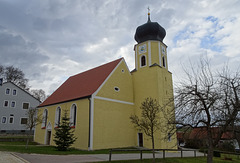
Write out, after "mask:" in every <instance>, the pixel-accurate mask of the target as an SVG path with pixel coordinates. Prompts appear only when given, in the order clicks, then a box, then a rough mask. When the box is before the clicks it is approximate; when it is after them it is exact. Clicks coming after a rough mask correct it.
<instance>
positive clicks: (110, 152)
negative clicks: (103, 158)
mask: <svg viewBox="0 0 240 163" xmlns="http://www.w3.org/2000/svg"><path fill="white" fill-rule="evenodd" d="M111 159H112V149H110V151H109V162H111Z"/></svg>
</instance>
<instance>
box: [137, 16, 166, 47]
mask: <svg viewBox="0 0 240 163" xmlns="http://www.w3.org/2000/svg"><path fill="white" fill-rule="evenodd" d="M165 36H166V31H165V29H164V28H163V27H162V26H160V25H159V24H158V23H157V22H151V20H150V16H149V15H148V22H147V23H145V24H143V25H141V26H139V27H137V29H136V33H135V36H134V38H135V40H136V41H137V42H138V43H142V42H144V41H147V40H157V41H161V42H162V41H163V39H164V37H165Z"/></svg>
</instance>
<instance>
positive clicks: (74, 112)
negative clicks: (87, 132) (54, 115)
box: [70, 104, 77, 128]
mask: <svg viewBox="0 0 240 163" xmlns="http://www.w3.org/2000/svg"><path fill="white" fill-rule="evenodd" d="M74 106H75V107H76V109H74ZM74 122H75V123H74ZM76 124H77V105H76V104H72V106H71V109H70V126H71V127H73V128H75V126H76Z"/></svg>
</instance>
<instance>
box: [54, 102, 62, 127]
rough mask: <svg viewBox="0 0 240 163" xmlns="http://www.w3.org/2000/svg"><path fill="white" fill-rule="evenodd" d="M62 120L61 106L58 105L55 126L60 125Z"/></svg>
mask: <svg viewBox="0 0 240 163" xmlns="http://www.w3.org/2000/svg"><path fill="white" fill-rule="evenodd" d="M60 120H61V108H60V107H58V108H57V109H56V113H55V124H54V126H55V128H56V127H58V126H59V125H60Z"/></svg>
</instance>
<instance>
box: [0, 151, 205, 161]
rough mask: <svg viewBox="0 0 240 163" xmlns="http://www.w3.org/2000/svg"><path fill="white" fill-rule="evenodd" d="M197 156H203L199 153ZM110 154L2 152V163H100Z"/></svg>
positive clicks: (132, 157)
mask: <svg viewBox="0 0 240 163" xmlns="http://www.w3.org/2000/svg"><path fill="white" fill-rule="evenodd" d="M196 155H197V156H203V154H202V153H199V152H197V153H196ZM165 156H166V157H181V153H180V152H166V155H165ZM183 156H184V157H193V156H194V152H193V151H184V152H183ZM162 157H163V153H162V152H158V153H156V158H162ZM146 158H152V154H151V153H144V154H143V159H146ZM136 159H140V154H139V153H136V154H115V153H114V154H113V155H112V160H136ZM108 160H109V155H108V154H90V155H42V154H22V153H6V152H0V163H81V162H100V161H108Z"/></svg>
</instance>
